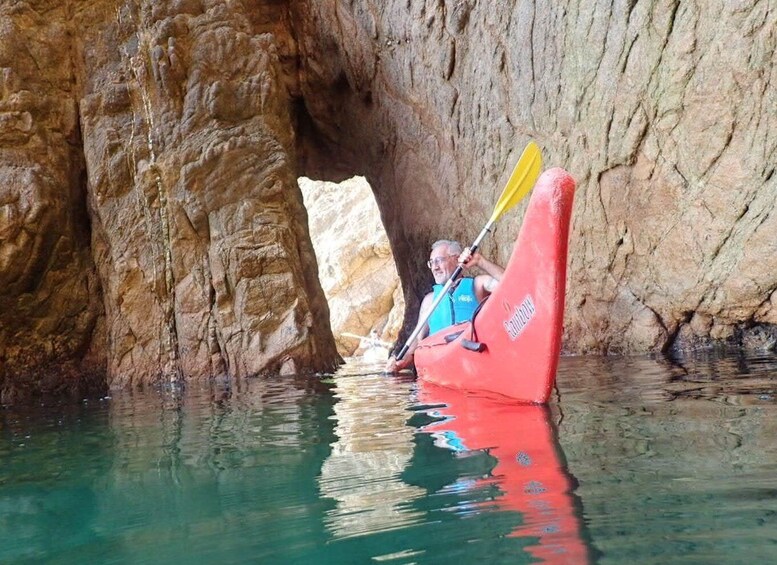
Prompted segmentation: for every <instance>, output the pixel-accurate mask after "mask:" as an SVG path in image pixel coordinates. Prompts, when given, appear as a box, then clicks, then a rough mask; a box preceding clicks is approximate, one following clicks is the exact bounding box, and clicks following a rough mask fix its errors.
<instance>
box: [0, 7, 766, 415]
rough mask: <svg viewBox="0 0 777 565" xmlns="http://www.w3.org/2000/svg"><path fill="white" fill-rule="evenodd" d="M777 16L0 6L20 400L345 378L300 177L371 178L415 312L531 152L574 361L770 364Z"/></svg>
mask: <svg viewBox="0 0 777 565" xmlns="http://www.w3.org/2000/svg"><path fill="white" fill-rule="evenodd" d="M773 8H774V6H773V2H771V1H770V0H751V1H748V2H737V3H731V2H724V1H723V0H718V1H717V2H713V3H712V4H706V5H705V6H704V7H703V8H702V7H700V6H697V5H696V4H693V3H687V2H680V1H679V0H665V1H663V0H662V1H659V0H653V1H648V0H639V1H630V2H616V3H614V4H612V3H610V4H596V5H590V4H583V3H579V2H556V3H551V4H547V3H546V4H537V3H535V2H531V1H521V2H507V3H499V4H495V3H488V2H475V1H474V0H438V1H425V2H406V1H404V0H403V1H401V2H400V1H398V0H380V1H378V0H256V1H254V2H247V1H245V0H234V1H230V2H224V1H223V0H175V1H171V2H152V1H151V0H95V1H92V2H86V1H76V0H66V1H62V0H18V1H15V2H4V3H2V5H0V22H1V23H0V122H2V128H0V178H2V181H3V182H2V184H0V236H1V237H2V239H1V240H0V264H1V265H2V271H1V272H0V277H2V279H1V282H2V286H1V287H0V308H1V309H2V310H1V311H0V363H1V364H2V366H3V369H2V371H0V391H4V392H3V398H4V399H5V400H8V399H9V398H13V396H14V395H15V394H16V393H17V392H18V393H21V392H23V390H27V389H30V390H37V391H40V390H51V391H54V392H56V391H59V390H62V389H63V388H64V389H72V390H81V389H82V388H83V387H84V386H86V387H89V386H91V385H90V383H94V386H96V387H97V388H100V387H101V386H105V385H106V384H107V385H109V386H114V387H116V386H124V385H129V384H144V383H152V382H158V381H159V380H160V379H163V378H167V377H175V378H178V377H179V376H185V377H188V378H204V377H208V376H212V375H216V374H221V373H229V374H234V375H246V374H250V373H254V372H258V371H259V372H261V371H267V372H290V371H297V370H301V369H303V368H309V369H321V368H331V367H332V366H333V365H334V363H335V361H336V360H337V354H336V351H335V348H334V342H333V339H332V336H331V332H330V330H329V327H328V317H329V316H328V311H327V305H326V302H325V298H324V295H323V293H322V291H321V288H320V284H319V282H318V280H317V277H316V272H317V267H316V261H315V257H314V253H313V248H312V245H311V243H310V240H309V237H308V234H307V231H306V212H305V210H304V208H303V205H302V200H301V195H300V193H299V190H298V188H297V185H296V178H297V177H298V176H299V175H301V174H307V175H309V176H311V177H315V178H325V179H331V180H342V179H343V178H347V177H350V176H352V175H353V174H356V173H360V174H364V175H365V176H366V177H367V179H368V181H369V182H370V185H371V186H372V187H373V189H374V191H375V197H376V200H377V202H378V206H379V208H380V210H381V216H382V218H383V220H384V224H385V226H386V230H387V233H388V237H389V240H390V242H391V247H392V249H393V251H394V255H395V257H396V258H397V264H398V269H399V274H400V277H401V279H402V281H403V286H404V289H405V297H406V299H407V304H408V308H407V310H408V311H407V314H408V316H407V319H408V320H411V319H413V318H414V317H415V312H416V311H417V308H418V303H419V299H420V297H421V296H422V295H423V293H424V292H426V291H427V290H428V286H429V282H430V279H429V275H428V273H427V270H426V269H425V268H424V267H423V262H424V260H425V258H426V253H427V250H428V245H429V244H430V243H431V242H432V241H434V240H436V239H440V238H443V237H444V238H456V239H460V240H463V241H467V240H471V239H472V238H473V237H474V236H475V235H476V234H477V233H478V231H479V230H480V227H481V226H482V225H483V223H485V220H486V218H487V217H488V216H489V214H490V212H491V210H492V208H493V205H494V203H495V200H496V197H497V195H498V194H499V192H500V191H501V188H502V185H503V183H504V181H505V180H506V178H507V175H508V174H509V171H510V169H511V168H512V166H513V164H514V162H515V160H516V159H517V157H518V155H519V154H520V152H521V150H522V148H523V147H524V145H525V144H526V142H527V141H528V140H529V139H535V140H536V141H538V142H539V144H540V145H541V146H542V147H543V152H544V155H545V161H546V163H547V164H548V165H553V166H563V167H565V168H566V169H568V170H569V171H570V172H571V173H572V174H573V176H574V177H575V178H576V179H577V180H578V183H579V190H578V194H577V200H576V209H575V215H574V226H573V234H572V241H571V256H570V269H569V296H568V303H567V326H566V334H565V344H566V348H567V349H568V350H570V351H578V352H621V351H646V350H658V349H666V348H670V347H677V348H682V347H685V346H688V345H694V344H699V343H700V344H706V343H714V342H716V341H720V340H722V341H737V342H741V343H745V344H751V345H754V346H758V347H770V346H771V347H773V346H774V343H775V338H776V336H777V332H775V331H774V328H775V324H777V309H776V307H777V297H775V295H774V291H775V289H776V288H777V268H775V267H777V253H775V251H776V249H775V246H776V244H775V241H777V238H775V233H777V214H775V213H774V196H773V195H774V194H775V189H776V188H777V175H775V167H777V163H776V162H775V161H776V160H777V158H776V157H775V155H776V152H777V134H776V133H775V132H777V112H775V110H774V109H775V108H776V107H777V95H776V94H775V88H776V87H775V85H776V84H777V79H776V77H775V64H774V52H775V47H777V31H775V30H777V11H776V10H774V9H773ZM519 225H520V210H518V211H515V212H512V213H510V214H509V215H508V216H507V217H505V218H504V219H503V220H502V221H501V222H500V224H499V226H498V227H497V229H496V230H495V233H494V234H493V238H492V239H491V240H490V241H489V242H487V243H486V245H485V247H484V252H485V253H487V254H488V255H489V256H491V257H492V258H493V259H495V260H497V261H500V262H503V263H504V262H505V261H506V260H507V258H508V256H509V252H510V248H511V244H512V241H513V240H514V238H515V235H516V232H517V229H518V227H519ZM46 367H48V368H49V369H46ZM85 373H89V374H91V375H93V377H94V378H93V379H91V380H90V379H84V378H83V374H85Z"/></svg>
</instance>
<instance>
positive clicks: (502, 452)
mask: <svg viewBox="0 0 777 565" xmlns="http://www.w3.org/2000/svg"><path fill="white" fill-rule="evenodd" d="M417 386H418V400H419V401H420V402H422V403H425V404H427V405H437V404H442V405H443V407H440V408H434V409H432V410H431V411H430V414H431V415H433V416H435V417H443V419H442V420H441V421H436V422H433V423H431V424H428V425H426V426H425V427H424V431H425V432H426V433H429V434H432V436H433V437H434V438H435V443H436V444H437V445H438V446H441V447H447V448H448V449H451V450H453V451H455V452H458V453H461V454H462V455H466V454H468V453H472V452H475V451H481V452H486V453H488V454H489V455H490V456H491V457H493V458H494V459H495V460H496V462H495V465H494V467H493V468H492V469H491V472H490V473H489V474H488V475H487V476H485V477H483V478H479V479H476V480H474V481H470V482H469V484H468V483H466V482H462V481H459V482H458V484H459V485H464V486H465V487H466V488H470V489H473V490H474V489H478V488H481V489H482V488H483V487H484V486H485V485H486V484H487V483H490V484H491V485H493V486H495V487H496V490H497V492H498V494H497V495H496V497H495V498H494V499H493V500H492V501H487V502H486V501H480V502H475V503H474V506H475V508H476V509H478V508H479V509H482V510H484V511H491V510H507V511H516V512H519V513H521V514H522V515H523V524H522V525H520V526H518V527H517V528H516V529H515V530H513V532H512V533H511V534H510V536H512V537H521V538H536V543H531V544H530V545H528V546H526V547H525V550H526V551H527V552H528V553H530V554H531V555H532V556H533V557H535V558H537V559H540V560H542V561H544V562H548V563H587V562H589V555H588V552H587V548H586V546H585V544H584V543H583V541H582V539H581V527H582V526H581V520H580V517H579V514H578V511H577V509H576V507H575V497H574V495H573V494H572V484H573V481H572V480H571V478H570V476H569V474H568V472H567V470H566V468H565V466H564V463H563V460H564V457H563V454H562V451H561V448H560V446H559V444H558V439H557V435H556V430H555V427H554V426H553V424H552V423H551V417H550V416H551V415H550V412H549V410H548V408H547V407H546V406H538V405H521V404H504V403H500V402H496V401H493V400H489V399H486V398H482V397H477V396H467V395H465V394H463V393H461V392H458V391H454V390H451V389H446V388H442V387H438V386H435V385H432V384H430V383H426V382H422V381H419V382H418V384H417Z"/></svg>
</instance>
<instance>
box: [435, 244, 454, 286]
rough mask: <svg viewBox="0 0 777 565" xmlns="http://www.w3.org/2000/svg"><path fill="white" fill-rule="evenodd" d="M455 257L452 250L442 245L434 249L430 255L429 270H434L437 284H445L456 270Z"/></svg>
mask: <svg viewBox="0 0 777 565" xmlns="http://www.w3.org/2000/svg"><path fill="white" fill-rule="evenodd" d="M456 259H457V257H456V256H455V255H451V253H450V249H448V246H447V245H440V246H438V247H435V248H434V249H432V253H431V254H430V255H429V264H430V265H431V266H430V267H429V268H430V269H431V270H432V275H433V276H434V282H435V283H436V284H445V282H446V281H447V280H448V279H449V278H450V276H451V275H452V274H453V271H455V270H456V265H457V263H456Z"/></svg>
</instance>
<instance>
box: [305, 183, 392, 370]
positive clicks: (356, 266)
mask: <svg viewBox="0 0 777 565" xmlns="http://www.w3.org/2000/svg"><path fill="white" fill-rule="evenodd" d="M299 182H300V187H301V188H302V193H303V195H304V199H305V207H306V208H307V210H308V222H309V224H310V234H311V238H312V240H313V245H314V247H315V250H316V256H317V257H318V273H319V277H320V279H321V285H322V287H323V289H324V294H325V295H326V297H327V300H328V301H329V311H330V319H331V323H332V333H333V334H334V335H335V340H336V341H337V346H338V351H340V353H341V354H343V355H351V354H353V353H354V352H355V351H357V350H359V353H364V352H365V351H364V350H370V347H369V346H370V344H369V343H367V342H365V343H361V342H360V340H359V339H358V338H357V337H354V336H364V337H369V336H370V334H373V336H372V337H374V338H375V339H378V340H384V341H387V342H388V341H393V340H395V339H396V337H397V333H398V331H399V328H400V326H401V316H402V314H403V312H404V301H403V299H402V293H401V286H400V284H399V276H398V275H397V269H396V266H395V264H394V257H393V255H392V254H391V247H390V246H389V241H388V237H387V236H386V231H385V230H384V228H383V224H382V223H381V219H380V213H379V212H378V207H377V206H376V204H375V198H374V197H373V195H372V190H371V189H370V186H369V184H367V182H366V181H365V179H364V178H363V177H354V178H352V179H349V180H346V181H344V182H342V183H340V184H335V183H330V182H319V181H312V180H310V179H307V178H302V179H300V181H299ZM348 334H350V335H348ZM373 345H376V344H373ZM378 349H383V353H384V354H385V348H375V350H371V351H369V355H370V358H371V359H373V358H375V359H379V358H380V354H381V351H379V350H378ZM384 356H385V355H384Z"/></svg>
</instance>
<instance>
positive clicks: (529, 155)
mask: <svg viewBox="0 0 777 565" xmlns="http://www.w3.org/2000/svg"><path fill="white" fill-rule="evenodd" d="M541 169H542V154H541V153H540V148H539V147H537V144H536V143H534V142H533V141H530V142H529V144H528V145H527V146H526V149H524V150H523V153H522V154H521V158H520V159H518V163H517V164H516V165H515V168H514V169H513V174H511V175H510V178H509V179H508V181H507V184H506V185H505V188H504V190H503V191H502V194H501V196H500V197H499V200H498V201H497V203H496V207H495V208H494V213H493V214H491V219H490V220H489V221H488V223H489V224H490V223H493V222H495V221H496V220H497V219H499V216H501V215H502V214H503V213H505V212H506V211H507V210H509V209H510V208H512V207H513V206H515V205H516V204H518V203H519V202H520V201H521V200H523V197H524V196H526V195H527V194H529V191H531V189H532V188H533V187H534V183H535V182H537V177H539V176H540V170H541Z"/></svg>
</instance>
